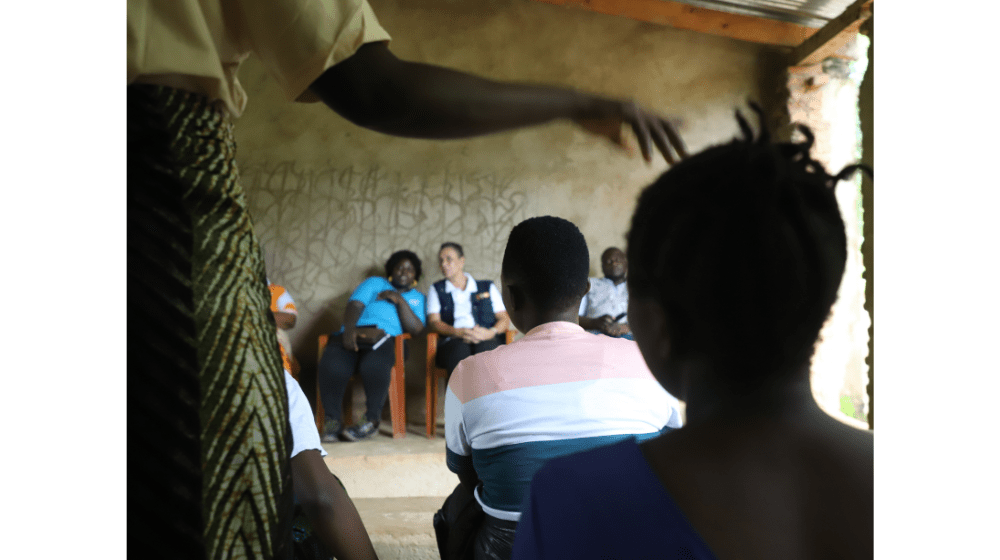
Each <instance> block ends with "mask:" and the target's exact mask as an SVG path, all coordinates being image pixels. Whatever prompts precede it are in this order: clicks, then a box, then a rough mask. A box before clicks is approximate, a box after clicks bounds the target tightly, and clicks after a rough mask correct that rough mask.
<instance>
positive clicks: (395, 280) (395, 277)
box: [392, 259, 417, 289]
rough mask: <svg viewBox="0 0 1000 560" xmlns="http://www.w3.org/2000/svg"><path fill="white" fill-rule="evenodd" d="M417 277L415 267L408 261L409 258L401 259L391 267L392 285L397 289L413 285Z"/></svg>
mask: <svg viewBox="0 0 1000 560" xmlns="http://www.w3.org/2000/svg"><path fill="white" fill-rule="evenodd" d="M416 277H417V269H416V268H415V267H414V266H413V263H411V262H410V259H403V260H401V261H400V262H399V263H397V264H396V267H395V268H393V269H392V285H393V286H395V287H397V288H399V289H406V288H409V287H410V286H412V285H413V281H414V280H415V279H416Z"/></svg>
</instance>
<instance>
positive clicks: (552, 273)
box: [502, 216, 590, 310]
mask: <svg viewBox="0 0 1000 560" xmlns="http://www.w3.org/2000/svg"><path fill="white" fill-rule="evenodd" d="M502 270H503V274H504V276H506V277H507V278H509V279H514V278H516V279H518V280H520V281H522V282H523V283H522V284H521V286H522V288H523V289H524V291H525V294H526V295H527V296H528V297H529V298H531V300H532V301H533V302H534V304H535V305H537V306H538V307H540V308H541V309H546V310H548V309H561V308H562V307H565V306H568V304H569V303H570V302H571V301H573V300H574V299H577V300H578V298H579V297H581V296H582V294H584V293H585V292H586V290H587V276H588V274H589V272H590V252H589V251H588V250H587V241H586V240H585V239H584V238H583V234H582V233H580V230H579V228H577V227H576V226H575V225H573V223H572V222H570V221H568V220H564V219H562V218H556V217H554V216H541V217H538V218H529V219H527V220H524V221H523V222H521V223H519V224H517V225H516V226H514V229H513V230H511V232H510V237H509V238H508V239H507V249H506V250H505V251H504V255H503V264H502Z"/></svg>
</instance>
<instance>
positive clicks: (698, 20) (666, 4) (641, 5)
mask: <svg viewBox="0 0 1000 560" xmlns="http://www.w3.org/2000/svg"><path fill="white" fill-rule="evenodd" d="M535 1H536V2H544V3H546V4H556V5H560V6H574V7H577V8H582V9H584V10H590V11H592V12H598V13H601V14H608V15H613V16H623V17H627V18H630V19H635V20H639V21H646V22H650V23H658V24H660V25H666V26H669V27H675V28H677V29H689V30H691V31H697V32H699V33H709V34H712V35H720V36H722V37H729V38H731V39H739V40H741V41H750V42H753V43H764V44H767V45H780V46H784V47H797V46H799V45H803V44H805V41H806V40H807V39H809V38H810V37H812V36H813V34H815V33H817V30H816V28H813V27H805V26H803V25H797V24H794V23H788V22H784V21H776V20H771V19H765V18H758V17H753V16H745V15H740V14H730V13H728V12H720V11H717V10H706V9H704V8H697V7H695V6H689V5H687V4H681V3H679V2H671V1H669V0H535ZM868 1H869V2H870V1H871V0H868Z"/></svg>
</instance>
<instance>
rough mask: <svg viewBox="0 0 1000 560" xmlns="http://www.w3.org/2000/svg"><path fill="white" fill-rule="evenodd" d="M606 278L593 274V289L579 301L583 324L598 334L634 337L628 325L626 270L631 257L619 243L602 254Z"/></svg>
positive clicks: (591, 280)
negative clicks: (620, 247) (594, 276)
mask: <svg viewBox="0 0 1000 560" xmlns="http://www.w3.org/2000/svg"><path fill="white" fill-rule="evenodd" d="M601 270H602V271H603V272H604V278H591V279H590V291H589V292H588V293H587V295H585V296H583V300H582V301H581V302H580V326H581V327H583V328H584V329H586V330H588V331H590V332H592V333H594V334H597V333H601V334H606V335H608V336H612V337H615V338H626V339H628V340H632V331H631V330H629V328H628V286H627V285H626V283H625V271H627V270H628V259H626V258H625V252H624V251H622V250H621V249H619V248H618V247H608V248H607V249H605V250H604V253H602V254H601Z"/></svg>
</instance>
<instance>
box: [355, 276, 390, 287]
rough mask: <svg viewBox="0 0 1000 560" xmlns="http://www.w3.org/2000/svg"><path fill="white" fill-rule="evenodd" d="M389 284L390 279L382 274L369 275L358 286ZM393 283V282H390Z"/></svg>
mask: <svg viewBox="0 0 1000 560" xmlns="http://www.w3.org/2000/svg"><path fill="white" fill-rule="evenodd" d="M386 284H389V281H388V280H386V279H385V278H383V277H381V276H369V277H368V278H365V279H364V280H362V281H361V284H359V285H358V288H376V287H380V286H385V285H386ZM390 285H391V284H390Z"/></svg>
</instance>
